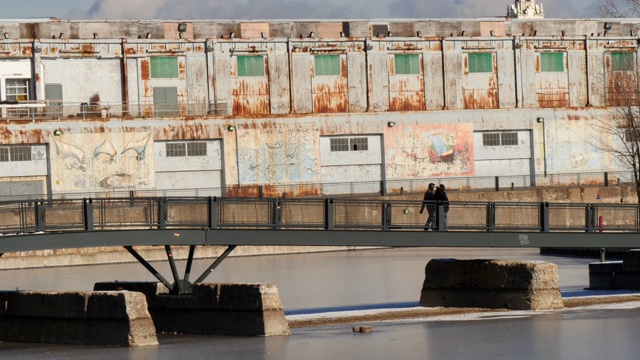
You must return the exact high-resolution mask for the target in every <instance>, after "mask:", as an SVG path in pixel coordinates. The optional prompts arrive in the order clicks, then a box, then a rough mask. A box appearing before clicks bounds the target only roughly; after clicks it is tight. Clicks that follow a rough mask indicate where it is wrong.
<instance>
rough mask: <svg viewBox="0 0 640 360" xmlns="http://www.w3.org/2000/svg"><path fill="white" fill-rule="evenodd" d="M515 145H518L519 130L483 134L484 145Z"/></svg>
mask: <svg viewBox="0 0 640 360" xmlns="http://www.w3.org/2000/svg"><path fill="white" fill-rule="evenodd" d="M513 145H518V133H517V132H503V133H484V134H482V146H513Z"/></svg>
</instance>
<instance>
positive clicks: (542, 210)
mask: <svg viewBox="0 0 640 360" xmlns="http://www.w3.org/2000/svg"><path fill="white" fill-rule="evenodd" d="M421 204H422V202H421V201H407V200H362V199H335V198H216V197H199V198H198V197H175V198H174V197H146V198H100V199H65V200H37V201H3V202H0V233H3V234H10V233H34V232H53V231H63V232H64V231H94V230H125V229H204V230H216V229H274V230H290V229H297V230H300V229H308V230H324V229H327V230H380V231H411V230H435V231H438V230H444V226H443V223H442V222H441V221H436V224H435V225H433V226H431V227H430V228H429V229H425V221H426V218H427V214H426V212H425V213H424V214H419V209H420V206H421ZM434 205H436V209H437V214H438V215H439V214H442V213H443V212H444V209H445V206H444V204H441V203H438V204H436V203H434ZM448 208H449V212H448V217H449V223H448V229H449V230H452V231H483V232H487V231H495V232H498V231H526V232H609V233H610V232H633V233H636V232H640V206H639V205H637V204H570V203H524V202H514V203H509V202H457V201H452V202H450V204H449V206H448ZM0 240H1V238H0Z"/></svg>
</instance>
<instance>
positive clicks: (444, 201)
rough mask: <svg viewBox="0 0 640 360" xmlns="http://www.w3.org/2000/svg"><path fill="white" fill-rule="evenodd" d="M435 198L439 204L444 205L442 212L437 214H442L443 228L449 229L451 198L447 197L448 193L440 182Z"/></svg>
mask: <svg viewBox="0 0 640 360" xmlns="http://www.w3.org/2000/svg"><path fill="white" fill-rule="evenodd" d="M433 200H435V201H436V203H437V205H443V210H444V211H443V212H442V214H439V213H438V214H437V215H438V216H442V223H443V226H444V227H443V230H444V231H448V230H449V214H448V213H449V198H448V197H447V193H446V192H445V191H444V185H443V184H440V186H438V188H436V192H435V194H433Z"/></svg>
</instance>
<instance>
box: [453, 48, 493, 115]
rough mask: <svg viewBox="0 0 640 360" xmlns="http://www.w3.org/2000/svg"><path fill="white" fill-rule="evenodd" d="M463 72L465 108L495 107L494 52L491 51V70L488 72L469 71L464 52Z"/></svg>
mask: <svg viewBox="0 0 640 360" xmlns="http://www.w3.org/2000/svg"><path fill="white" fill-rule="evenodd" d="M463 56H464V74H465V77H464V79H463V88H462V96H463V100H464V108H465V109H497V108H498V104H499V101H498V77H497V69H496V68H497V64H496V60H495V59H496V54H495V53H492V54H491V56H492V64H493V71H492V72H490V73H470V72H469V68H468V60H467V56H468V54H464V55H463Z"/></svg>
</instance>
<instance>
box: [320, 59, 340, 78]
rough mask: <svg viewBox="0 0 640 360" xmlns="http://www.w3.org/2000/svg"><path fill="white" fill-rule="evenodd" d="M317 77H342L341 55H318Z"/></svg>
mask: <svg viewBox="0 0 640 360" xmlns="http://www.w3.org/2000/svg"><path fill="white" fill-rule="evenodd" d="M314 59H315V69H316V75H340V73H341V71H340V55H316V56H314Z"/></svg>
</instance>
